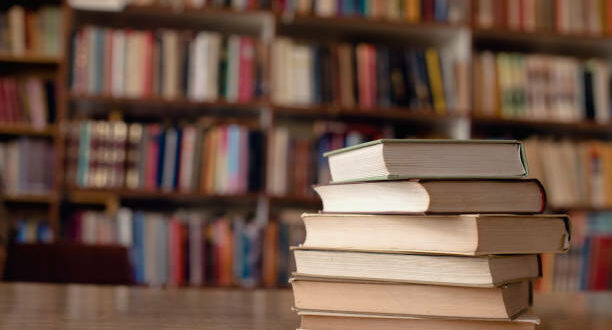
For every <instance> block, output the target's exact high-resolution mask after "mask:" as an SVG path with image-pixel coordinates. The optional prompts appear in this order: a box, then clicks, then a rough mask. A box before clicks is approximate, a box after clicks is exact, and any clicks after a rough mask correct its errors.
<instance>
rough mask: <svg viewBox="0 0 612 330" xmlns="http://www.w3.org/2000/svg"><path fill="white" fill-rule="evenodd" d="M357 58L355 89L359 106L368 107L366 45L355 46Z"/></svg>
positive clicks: (369, 101)
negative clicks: (357, 93)
mask: <svg viewBox="0 0 612 330" xmlns="http://www.w3.org/2000/svg"><path fill="white" fill-rule="evenodd" d="M355 53H356V60H357V89H358V92H359V107H360V108H368V107H370V106H371V100H370V93H369V89H370V77H369V64H368V50H367V45H364V44H361V45H358V46H357V47H356V48H355Z"/></svg>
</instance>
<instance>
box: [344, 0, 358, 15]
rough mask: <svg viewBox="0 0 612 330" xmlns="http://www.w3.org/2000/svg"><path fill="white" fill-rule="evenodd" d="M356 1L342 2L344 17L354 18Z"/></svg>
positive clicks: (347, 0) (346, 0) (345, 0)
mask: <svg viewBox="0 0 612 330" xmlns="http://www.w3.org/2000/svg"><path fill="white" fill-rule="evenodd" d="M355 5H356V1H355V0H341V3H340V14H341V15H342V16H353V15H355Z"/></svg>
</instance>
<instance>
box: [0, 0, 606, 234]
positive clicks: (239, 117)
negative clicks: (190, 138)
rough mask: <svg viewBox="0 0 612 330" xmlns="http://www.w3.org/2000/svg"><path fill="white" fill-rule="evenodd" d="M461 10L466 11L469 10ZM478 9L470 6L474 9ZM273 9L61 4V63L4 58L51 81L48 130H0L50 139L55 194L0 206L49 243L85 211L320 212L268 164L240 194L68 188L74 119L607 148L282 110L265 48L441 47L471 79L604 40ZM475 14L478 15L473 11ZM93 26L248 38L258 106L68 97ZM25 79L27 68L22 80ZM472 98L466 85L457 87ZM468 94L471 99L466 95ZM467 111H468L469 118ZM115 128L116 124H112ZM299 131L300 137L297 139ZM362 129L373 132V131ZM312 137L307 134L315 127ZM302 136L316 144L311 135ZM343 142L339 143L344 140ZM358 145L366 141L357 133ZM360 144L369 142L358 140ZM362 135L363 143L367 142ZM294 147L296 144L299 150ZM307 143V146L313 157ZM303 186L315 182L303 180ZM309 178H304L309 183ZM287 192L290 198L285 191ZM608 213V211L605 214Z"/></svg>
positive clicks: (602, 44) (492, 121)
mask: <svg viewBox="0 0 612 330" xmlns="http://www.w3.org/2000/svg"><path fill="white" fill-rule="evenodd" d="M466 1H467V0H466ZM474 2H475V1H468V3H469V7H470V8H471V7H474V6H475V5H474ZM271 3H272V6H271V9H247V10H241V11H237V10H233V9H229V8H212V7H210V8H209V7H206V8H196V9H192V8H189V9H181V8H179V7H172V6H162V5H150V6H135V5H128V6H127V7H126V8H125V9H123V10H121V11H120V12H99V11H89V10H83V9H73V8H70V7H69V6H68V4H67V3H66V2H62V4H61V6H62V9H61V10H62V22H63V26H62V38H61V40H62V47H61V49H62V51H63V55H61V56H43V55H27V54H26V55H22V56H15V55H9V54H6V55H1V54H0V68H4V67H6V68H7V70H8V71H13V70H16V69H15V68H18V67H21V66H26V65H27V66H28V68H30V67H31V68H35V70H41V71H42V72H45V75H50V76H52V77H54V79H55V81H57V84H58V88H57V95H56V101H57V110H56V116H55V122H54V123H52V124H50V125H48V126H46V127H45V128H44V129H34V128H32V127H29V126H23V125H0V136H6V137H11V138H14V137H22V136H29V137H36V138H42V139H47V140H50V141H51V142H52V143H53V145H54V149H55V156H56V164H55V167H56V169H57V171H56V172H57V173H58V175H56V176H54V178H53V186H52V187H53V188H52V189H51V191H50V192H49V194H48V195H41V196H38V195H36V196H28V195H24V196H8V195H7V196H6V198H5V201H6V202H7V203H10V204H16V205H23V204H26V205H27V204H44V205H48V207H49V210H50V219H49V221H50V223H51V224H52V225H51V227H52V228H53V230H54V233H55V235H54V236H55V237H56V238H60V239H61V235H60V232H61V230H60V227H61V226H60V219H64V218H65V217H66V216H67V215H68V214H69V213H70V212H71V211H73V210H78V209H87V208H88V207H90V206H93V207H96V208H98V209H99V208H100V207H101V208H103V209H106V210H107V212H109V213H111V212H115V211H116V210H117V209H118V207H120V206H123V205H129V206H132V205H134V206H135V207H138V208H139V209H147V208H151V209H155V208H161V209H163V208H166V209H178V208H181V207H190V206H194V205H200V204H201V205H204V206H207V207H218V208H221V209H234V208H235V209H238V210H243V211H244V212H251V213H252V210H253V209H255V210H256V212H255V213H256V217H257V218H258V219H265V220H267V219H278V218H279V215H278V214H279V213H281V212H282V210H283V209H286V208H297V209H317V208H318V207H320V202H319V200H318V199H317V198H316V197H314V196H311V195H308V194H298V193H294V192H291V191H288V192H287V193H286V194H280V195H279V194H274V193H271V192H269V191H268V189H267V187H266V181H267V179H268V177H269V176H270V174H271V173H270V171H272V170H270V169H269V168H268V166H269V165H264V168H263V171H262V172H265V173H262V174H261V177H262V178H261V180H262V182H263V183H264V187H263V188H262V189H261V190H258V191H249V192H246V193H243V194H218V193H203V192H198V191H190V192H182V191H179V190H174V191H163V190H160V189H157V190H149V191H147V190H141V189H136V190H133V189H126V188H108V189H106V188H100V189H98V188H86V187H78V188H77V187H74V186H73V185H70V184H67V183H66V182H65V181H66V180H65V179H64V175H65V173H66V170H67V168H66V159H67V157H66V156H68V157H69V156H70V154H69V152H70V151H68V150H67V149H66V143H67V142H68V141H67V139H68V135H69V131H70V126H71V125H72V124H73V122H72V120H74V119H83V118H88V119H95V120H100V119H104V120H108V119H109V118H110V119H111V121H112V120H116V118H114V117H115V116H116V114H120V115H119V117H120V119H122V120H124V121H125V122H126V123H127V124H129V123H135V122H136V123H143V124H145V123H146V124H148V123H163V124H169V125H177V124H178V125H179V126H180V125H183V123H191V122H192V121H195V120H196V119H197V118H199V117H201V116H207V117H211V118H214V119H219V120H229V121H236V122H242V121H248V122H250V123H251V124H249V125H253V126H256V127H258V128H259V129H260V130H261V132H262V134H263V136H264V139H266V140H268V141H269V140H271V139H272V137H273V136H274V134H275V131H276V129H277V128H281V127H289V131H290V133H294V132H297V133H298V134H301V131H302V130H306V129H303V127H307V130H311V131H313V130H316V129H317V128H316V127H315V126H317V123H318V122H332V123H340V124H345V125H347V126H348V130H349V131H350V130H351V129H352V127H353V126H359V129H361V126H363V125H369V126H375V127H378V128H380V130H379V131H376V132H375V133H372V134H373V136H384V134H387V133H386V132H387V131H388V130H387V129H388V128H391V129H390V131H392V133H391V134H393V131H394V132H395V133H397V134H398V135H399V134H402V135H401V136H399V137H405V136H428V137H430V136H433V137H451V138H469V137H500V136H503V137H519V138H524V137H528V136H530V135H534V134H535V135H542V136H547V137H554V138H567V139H571V140H578V141H583V140H590V139H595V140H604V141H609V140H610V137H612V123H596V122H595V121H591V120H579V121H574V122H565V121H558V120H531V119H522V118H518V117H517V118H514V117H513V118H502V117H497V116H495V117H493V116H484V115H480V114H471V113H472V112H471V111H467V112H461V111H457V110H456V109H451V108H443V109H439V111H438V112H436V111H434V110H433V109H432V107H431V106H429V107H428V106H422V107H419V106H405V105H387V106H382V105H378V104H375V105H374V106H369V107H362V106H359V104H356V105H355V106H345V105H342V103H341V102H339V101H338V100H337V99H335V100H333V101H332V102H319V103H316V102H314V103H313V102H310V103H308V102H307V103H288V104H285V103H281V102H277V101H275V100H274V98H273V97H272V95H273V94H274V83H273V80H274V78H273V75H272V71H273V70H272V68H273V65H274V63H272V62H273V60H272V48H273V44H274V43H275V41H277V40H279V39H281V38H289V39H291V40H297V41H300V42H305V43H308V42H311V43H315V44H321V45H332V46H335V45H337V44H339V43H345V42H346V43H351V44H352V45H355V44H358V43H361V42H367V43H372V44H378V43H381V44H382V45H385V46H390V45H391V46H392V45H401V46H405V47H406V48H411V49H412V48H424V47H438V48H437V49H443V48H444V49H450V50H451V52H452V53H453V54H458V55H457V57H458V58H460V59H461V60H463V61H465V64H466V66H467V67H466V68H467V70H468V71H467V72H468V75H469V70H470V66H471V64H472V60H473V58H474V54H476V53H478V52H480V51H482V50H494V51H520V52H524V53H531V52H534V53H546V54H557V55H574V56H576V57H578V58H581V59H585V58H589V57H590V56H600V57H610V55H612V37H610V36H608V35H606V34H601V35H592V34H586V33H566V34H561V33H556V32H553V31H539V30H538V31H530V32H525V31H516V30H510V29H507V28H500V27H495V28H490V29H485V28H482V27H479V26H478V25H477V24H476V22H474V21H473V19H472V17H473V16H474V15H475V13H473V12H472V14H471V15H468V17H467V19H466V20H465V21H463V22H454V23H447V22H436V21H420V22H419V21H415V22H407V21H405V20H402V19H389V18H385V17H378V18H372V17H358V16H350V17H347V16H345V17H334V16H332V17H320V16H318V15H316V14H314V13H310V14H300V13H295V14H291V13H287V12H283V11H281V9H280V2H278V1H275V0H272V1H271ZM472 10H475V9H472ZM90 26H100V27H104V28H115V29H133V30H150V31H157V30H158V29H173V30H188V31H191V32H192V33H193V32H197V31H217V32H222V34H223V37H224V38H225V37H227V36H228V35H229V34H238V35H247V36H251V37H255V38H257V40H259V41H260V42H261V43H262V44H263V45H264V46H265V48H266V51H267V53H266V57H265V61H264V64H265V65H264V70H263V72H262V75H263V78H262V81H263V86H264V87H263V89H264V92H263V93H262V95H261V96H260V97H254V98H253V99H251V100H249V101H246V102H240V101H227V99H226V98H225V97H222V96H219V97H217V98H215V99H210V100H205V101H203V100H194V99H193V98H190V97H188V96H185V95H184V94H183V93H178V95H177V96H175V97H172V98H168V97H163V96H159V95H155V94H154V93H153V94H151V95H147V96H144V97H133V96H126V95H112V93H107V92H102V93H88V92H81V91H75V90H74V89H73V88H72V87H71V86H70V79H71V77H70V74H71V72H72V65H73V63H71V52H72V48H71V45H70V40H71V38H72V37H73V36H74V33H75V32H76V31H79V30H80V29H82V28H87V27H90ZM28 70H32V69H28ZM464 85H465V86H468V90H469V89H472V88H473V87H474V86H473V81H471V80H470V79H468V80H466V81H465V82H464ZM472 92H473V91H470V92H469V94H470V97H469V98H470V99H471V93H472ZM468 108H469V109H466V110H471V108H472V106H471V105H470V106H469V107H468ZM111 117H113V118H111ZM294 125H295V126H300V128H299V129H294ZM369 126H368V127H367V129H366V130H370V127H369ZM313 127H314V128H313ZM308 134H312V132H309V133H308ZM340 134H345V133H340ZM364 134H366V133H364ZM366 135H367V134H366ZM368 136H369V135H368ZM300 138H301V136H298V140H299V139H300ZM314 145H315V142H312V141H311V144H310V147H314ZM262 153H263V159H264V164H266V163H268V162H269V157H270V155H271V154H272V151H271V150H270V146H269V145H268V144H264V146H263V150H262ZM309 175H314V174H312V173H310V174H309ZM311 178H312V177H311ZM289 190H291V189H289ZM602 209H604V210H605V209H606V208H602ZM564 210H568V211H573V210H581V211H585V210H588V211H596V210H598V208H593V207H585V206H580V205H576V207H575V208H574V207H571V208H564Z"/></svg>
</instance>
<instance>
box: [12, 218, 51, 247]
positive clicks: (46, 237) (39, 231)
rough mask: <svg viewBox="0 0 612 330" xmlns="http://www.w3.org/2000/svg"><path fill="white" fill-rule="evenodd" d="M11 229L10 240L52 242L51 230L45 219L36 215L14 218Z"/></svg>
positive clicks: (20, 242)
mask: <svg viewBox="0 0 612 330" xmlns="http://www.w3.org/2000/svg"><path fill="white" fill-rule="evenodd" d="M11 230H12V232H13V233H12V236H11V238H12V242H14V243H17V244H25V243H50V242H53V231H52V230H51V227H49V221H48V220H47V219H41V218H38V217H26V218H23V219H19V220H16V222H15V224H14V226H13V227H12V228H11Z"/></svg>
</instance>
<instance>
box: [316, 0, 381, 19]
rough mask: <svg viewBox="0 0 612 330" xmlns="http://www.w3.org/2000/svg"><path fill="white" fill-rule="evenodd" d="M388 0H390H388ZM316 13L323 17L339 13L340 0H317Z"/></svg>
mask: <svg viewBox="0 0 612 330" xmlns="http://www.w3.org/2000/svg"><path fill="white" fill-rule="evenodd" d="M387 1H388V0H387ZM314 11H315V15H317V16H323V17H331V16H335V15H336V14H337V13H338V1H330V0H328V1H325V0H324V1H321V0H319V1H316V2H315V8H314Z"/></svg>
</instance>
